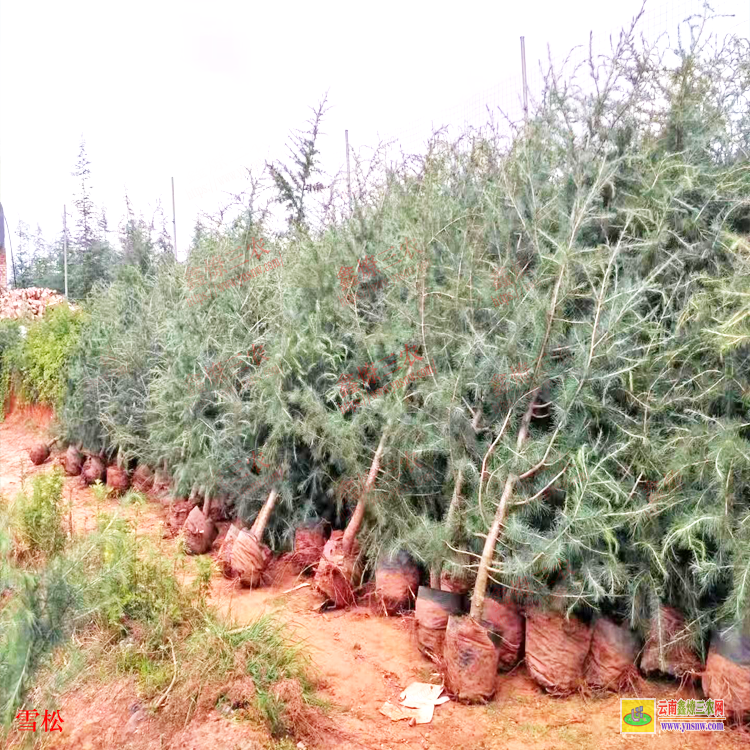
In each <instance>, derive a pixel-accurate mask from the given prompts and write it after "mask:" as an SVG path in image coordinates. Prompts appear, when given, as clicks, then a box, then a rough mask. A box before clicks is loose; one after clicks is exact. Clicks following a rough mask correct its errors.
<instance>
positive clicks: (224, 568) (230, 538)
mask: <svg viewBox="0 0 750 750" xmlns="http://www.w3.org/2000/svg"><path fill="white" fill-rule="evenodd" d="M239 533H240V527H239V526H237V525H235V524H232V525H231V526H230V527H229V528H228V529H227V535H226V536H225V537H224V541H223V542H222V543H221V547H220V549H219V565H220V566H221V572H222V573H223V574H224V576H225V577H226V578H237V577H238V576H239V573H238V572H237V571H236V570H235V569H234V568H233V567H232V547H233V546H234V543H235V541H237V535H238V534H239Z"/></svg>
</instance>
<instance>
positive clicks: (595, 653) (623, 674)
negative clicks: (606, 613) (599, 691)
mask: <svg viewBox="0 0 750 750" xmlns="http://www.w3.org/2000/svg"><path fill="white" fill-rule="evenodd" d="M637 655H638V640H637V638H636V636H635V633H633V631H632V630H630V629H629V628H628V627H627V626H625V625H617V624H616V623H614V622H612V620H608V619H607V618H606V617H600V618H599V619H598V620H597V621H596V623H595V624H594V632H593V635H592V637H591V649H590V651H589V655H588V657H587V658H586V666H585V668H584V673H585V676H586V683H587V684H588V685H590V686H591V687H593V688H603V689H604V690H612V691H613V692H616V693H617V692H620V691H623V690H628V689H630V692H637V689H636V688H637V687H638V686H639V685H640V678H639V675H638V668H637V667H636V666H635V660H636V656H637Z"/></svg>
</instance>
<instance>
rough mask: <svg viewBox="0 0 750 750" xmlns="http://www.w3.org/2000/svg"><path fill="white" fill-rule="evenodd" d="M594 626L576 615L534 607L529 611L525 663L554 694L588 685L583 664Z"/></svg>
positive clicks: (562, 693) (533, 674)
mask: <svg viewBox="0 0 750 750" xmlns="http://www.w3.org/2000/svg"><path fill="white" fill-rule="evenodd" d="M591 637H592V632H591V628H590V627H589V626H588V625H586V624H585V623H583V622H581V621H580V620H579V619H577V618H575V617H571V618H570V619H569V620H568V619H566V618H565V616H564V615H562V614H560V613H558V612H543V611H541V610H538V609H532V610H530V611H528V612H527V613H526V666H527V667H528V669H529V674H530V675H531V676H532V678H533V679H534V681H535V682H537V683H538V684H539V685H541V686H542V687H543V688H544V689H545V690H546V691H547V692H548V693H551V694H552V695H560V696H562V695H569V694H570V693H573V692H575V691H576V690H578V689H579V688H580V687H581V686H583V685H585V681H584V679H583V666H584V663H585V661H586V657H587V656H588V653H589V648H590V647H591Z"/></svg>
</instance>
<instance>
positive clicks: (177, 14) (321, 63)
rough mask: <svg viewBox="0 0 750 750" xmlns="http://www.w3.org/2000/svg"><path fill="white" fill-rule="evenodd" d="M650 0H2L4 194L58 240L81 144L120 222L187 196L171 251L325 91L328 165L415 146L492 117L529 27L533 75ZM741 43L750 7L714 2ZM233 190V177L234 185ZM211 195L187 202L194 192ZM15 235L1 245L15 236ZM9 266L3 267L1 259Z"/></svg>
mask: <svg viewBox="0 0 750 750" xmlns="http://www.w3.org/2000/svg"><path fill="white" fill-rule="evenodd" d="M640 5H641V0H620V1H619V2H614V3H613V2H608V3H603V2H601V0H596V2H594V0H576V2H575V3H571V2H567V3H563V2H560V1H559V0H554V1H553V0H537V1H536V2H534V1H533V0H532V2H525V3H507V2H502V3H501V2H497V1H496V2H474V1H473V0H463V2H461V3H440V2H435V1H434V0H433V1H432V2H429V3H428V2H409V1H408V0H401V2H390V0H380V2H378V3H356V2H355V3H352V2H321V1H318V2H304V3H303V2H291V1H287V2H281V3H278V2H277V3H275V2H262V3H261V2H239V1H238V0H218V1H217V0H212V2H201V3H198V2H193V0H181V1H180V2H176V1H172V0H169V1H167V0H149V2H146V1H145V0H128V2H112V0H109V1H108V2H107V1H106V0H105V1H104V2H102V0H96V1H95V0H65V1H64V2H60V0H56V1H55V2H52V1H45V2H37V1H35V0H0V108H1V109H0V113H1V114H0V200H1V201H2V203H3V207H4V209H5V212H6V216H7V218H8V221H9V224H10V228H11V231H12V232H13V240H14V241H17V236H16V227H17V224H18V221H19V220H21V219H22V220H24V221H26V222H28V223H29V224H31V225H32V226H35V225H36V224H37V223H39V224H40V225H41V227H42V230H43V231H44V233H45V236H46V237H47V239H48V240H52V239H53V237H54V236H56V235H57V233H58V232H59V231H60V230H61V227H62V207H63V204H67V205H68V207H69V210H70V207H71V206H72V202H73V196H74V191H75V187H76V186H75V180H74V179H73V178H72V176H71V172H72V170H73V168H74V164H75V161H76V158H77V155H78V150H79V144H80V141H81V138H82V137H83V138H84V139H85V141H86V147H87V151H88V156H89V159H90V161H91V169H92V184H93V188H94V199H95V201H96V203H97V205H98V206H102V205H103V206H105V207H106V209H107V212H108V219H109V224H110V228H116V226H117V224H118V223H119V221H120V219H121V218H122V215H123V213H124V202H123V196H124V195H125V193H126V191H127V193H128V194H129V196H130V198H131V201H132V202H133V203H134V205H135V207H136V209H140V210H143V211H144V212H150V211H152V210H153V207H154V206H155V204H156V201H157V200H161V201H162V205H163V207H164V210H165V213H166V214H167V215H168V217H169V219H170V220H171V186H170V178H171V177H172V176H174V178H175V183H176V194H177V244H178V255H179V256H180V257H184V254H185V251H186V248H187V245H188V243H189V240H190V236H191V233H192V232H191V230H192V226H193V224H194V220H195V216H196V213H197V211H198V210H199V209H200V208H212V207H213V205H214V204H215V203H216V202H217V201H220V200H221V198H222V196H221V194H220V193H219V192H218V191H217V190H214V189H213V188H212V183H213V181H214V180H215V179H216V177H217V176H219V175H229V176H230V177H231V174H232V173H235V174H239V170H240V168H241V167H242V166H243V165H248V166H250V165H253V164H258V163H262V162H263V160H264V159H271V158H278V157H283V156H284V153H285V147H284V144H285V141H286V138H287V135H288V133H289V130H290V129H291V128H295V127H300V126H302V125H304V121H305V120H306V118H307V117H308V115H309V109H308V108H309V106H310V105H313V104H315V103H316V102H317V101H319V100H320V98H321V96H322V95H323V94H324V93H325V92H326V91H328V97H329V104H330V105H331V110H330V112H329V114H328V116H327V118H326V120H325V122H324V131H325V133H326V136H325V138H324V139H323V140H322V142H321V146H322V151H323V157H324V160H325V163H326V165H327V166H328V168H329V170H333V171H335V170H336V169H337V168H338V167H339V166H341V165H342V164H343V162H344V129H345V128H348V129H349V136H350V140H351V142H352V144H353V146H355V147H359V146H368V145H369V146H371V145H374V144H375V143H376V142H377V141H378V139H379V137H394V136H397V137H401V138H402V140H403V141H404V142H408V144H409V145H408V147H409V148H415V147H416V146H417V145H418V144H419V143H420V142H422V140H423V139H424V137H426V136H427V135H428V132H429V126H430V124H431V123H434V124H435V125H439V124H444V123H447V122H456V121H458V120H461V121H462V118H464V117H467V118H468V119H469V120H471V121H473V122H474V123H475V124H479V122H478V120H479V119H481V120H482V121H483V120H484V111H485V110H484V105H485V104H490V105H493V106H497V105H503V106H506V107H510V106H512V104H513V103H515V104H516V105H517V104H518V101H519V100H518V93H519V92H520V80H521V79H520V48H519V37H520V36H521V35H524V36H525V38H526V54H527V64H528V67H529V73H530V75H531V76H532V78H534V77H535V76H536V71H537V68H538V60H539V58H540V57H546V46H547V44H548V43H549V44H550V45H551V47H552V52H553V56H558V57H559V56H562V55H564V54H565V53H566V52H567V51H568V50H569V49H570V48H571V47H572V46H574V45H576V44H582V43H586V42H587V40H588V33H589V31H590V30H593V31H594V34H595V36H596V37H597V38H599V39H601V40H604V39H606V37H607V36H608V35H609V34H610V33H617V31H618V30H619V28H620V27H622V26H623V25H626V24H628V23H629V22H630V19H631V18H632V17H633V16H634V15H635V14H636V13H637V11H638V9H639V8H640ZM699 5H700V3H699V2H698V0H649V2H648V3H647V13H648V14H649V15H648V16H647V19H646V24H645V27H644V28H645V30H647V31H648V32H649V33H656V32H657V31H662V30H666V29H667V28H673V27H674V26H675V25H676V23H677V22H678V21H679V19H681V18H682V17H684V16H686V15H688V14H689V13H690V12H691V11H693V10H695V9H697V8H698V7H699ZM712 5H713V6H714V7H715V8H716V9H718V10H720V11H722V12H725V13H732V12H733V13H735V14H736V16H737V17H736V19H734V20H733V21H731V22H727V23H728V24H729V25H731V26H733V27H735V28H737V29H738V30H739V31H741V32H742V33H743V34H744V35H745V36H747V34H748V32H749V31H750V0H714V2H712ZM236 185H237V182H236V181H235V182H234V183H233V182H232V180H231V179H229V180H227V181H226V182H225V184H224V185H222V186H221V187H223V188H224V189H227V190H228V189H231V188H232V187H235V186H236ZM196 190H198V191H200V190H205V191H207V192H206V193H205V194H204V195H203V196H202V197H201V198H199V199H193V200H188V199H187V196H188V195H189V193H190V192H194V191H196ZM6 242H7V241H6ZM8 265H9V266H10V263H9V264H8Z"/></svg>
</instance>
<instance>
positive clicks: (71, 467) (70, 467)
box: [61, 445, 83, 477]
mask: <svg viewBox="0 0 750 750" xmlns="http://www.w3.org/2000/svg"><path fill="white" fill-rule="evenodd" d="M61 463H62V467H63V470H64V471H65V473H66V474H67V475H68V476H70V477H77V476H78V475H79V474H80V473H81V469H82V468H83V454H82V453H81V451H79V450H78V448H76V447H75V445H69V446H68V450H66V451H65V455H64V456H63V457H62V460H61Z"/></svg>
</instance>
